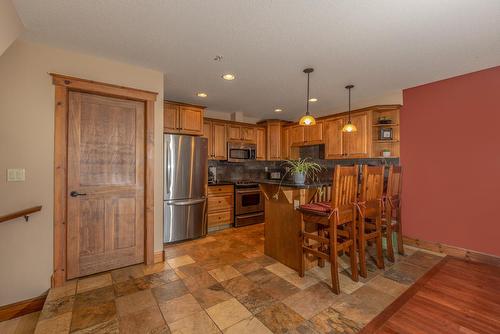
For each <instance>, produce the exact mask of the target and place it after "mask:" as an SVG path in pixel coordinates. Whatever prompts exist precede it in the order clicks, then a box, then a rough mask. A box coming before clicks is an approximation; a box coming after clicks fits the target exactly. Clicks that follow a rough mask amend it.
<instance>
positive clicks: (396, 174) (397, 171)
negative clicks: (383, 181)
mask: <svg viewBox="0 0 500 334" xmlns="http://www.w3.org/2000/svg"><path fill="white" fill-rule="evenodd" d="M401 172H402V168H401V166H393V165H391V166H390V167H389V177H388V178H387V193H386V196H387V198H390V199H392V200H393V201H394V200H396V201H399V200H400V198H401V179H402V174H401Z"/></svg>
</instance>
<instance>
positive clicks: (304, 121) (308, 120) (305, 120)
mask: <svg viewBox="0 0 500 334" xmlns="http://www.w3.org/2000/svg"><path fill="white" fill-rule="evenodd" d="M313 71H314V69H312V68H306V69H305V70H304V73H306V74H307V100H306V101H307V102H306V114H305V115H304V116H302V117H301V118H300V121H299V124H300V125H305V126H309V125H315V124H316V120H315V119H314V117H312V116H311V114H310V113H309V74H311V73H312V72H313Z"/></svg>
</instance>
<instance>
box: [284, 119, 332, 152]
mask: <svg viewBox="0 0 500 334" xmlns="http://www.w3.org/2000/svg"><path fill="white" fill-rule="evenodd" d="M323 127H324V124H323V121H318V122H317V123H316V124H315V125H310V126H303V125H294V126H291V127H290V145H291V146H306V145H315V144H323V143H324V140H323Z"/></svg>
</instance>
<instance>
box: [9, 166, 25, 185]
mask: <svg viewBox="0 0 500 334" xmlns="http://www.w3.org/2000/svg"><path fill="white" fill-rule="evenodd" d="M25 180H26V172H25V169H24V168H9V169H7V182H24V181H25Z"/></svg>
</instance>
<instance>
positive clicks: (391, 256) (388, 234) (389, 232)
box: [385, 216, 394, 262]
mask: <svg viewBox="0 0 500 334" xmlns="http://www.w3.org/2000/svg"><path fill="white" fill-rule="evenodd" d="M385 228H386V240H387V258H388V259H389V261H391V262H394V245H393V244H392V222H391V217H389V216H388V217H387V221H386V227H385Z"/></svg>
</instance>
